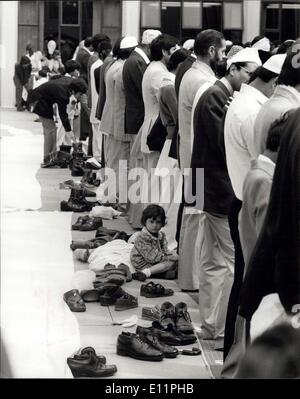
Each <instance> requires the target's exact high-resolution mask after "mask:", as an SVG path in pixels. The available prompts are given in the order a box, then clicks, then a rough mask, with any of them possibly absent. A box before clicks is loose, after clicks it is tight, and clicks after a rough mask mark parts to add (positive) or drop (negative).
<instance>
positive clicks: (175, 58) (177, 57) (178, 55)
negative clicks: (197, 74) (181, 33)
mask: <svg viewBox="0 0 300 399" xmlns="http://www.w3.org/2000/svg"><path fill="white" fill-rule="evenodd" d="M189 54H190V52H189V51H188V50H186V49H185V48H180V49H178V50H176V51H175V53H173V54H172V55H171V57H170V59H169V62H168V65H167V68H168V70H169V71H174V70H175V69H176V68H177V67H178V65H179V64H180V63H181V62H183V61H184V60H185V59H186V58H187V57H188V56H189Z"/></svg>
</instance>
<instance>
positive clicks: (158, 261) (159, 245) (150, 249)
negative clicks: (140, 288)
mask: <svg viewBox="0 0 300 399" xmlns="http://www.w3.org/2000/svg"><path fill="white" fill-rule="evenodd" d="M141 223H142V225H143V226H144V227H143V229H142V231H141V232H139V233H138V234H137V236H136V238H135V241H134V247H133V248H132V250H131V254H130V260H131V263H132V266H133V267H134V268H135V269H136V273H133V275H132V277H133V278H134V279H136V280H140V281H145V280H146V278H148V277H150V276H152V275H156V276H155V277H157V278H167V279H171V278H175V276H176V268H177V260H178V255H177V254H175V253H173V252H171V251H168V243H167V240H166V236H165V233H163V232H162V231H160V229H161V228H162V227H163V226H164V225H165V223H166V214H165V211H164V209H163V208H162V207H161V206H158V205H149V206H147V208H146V209H145V210H144V212H143V214H142V219H141Z"/></svg>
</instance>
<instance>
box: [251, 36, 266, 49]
mask: <svg viewBox="0 0 300 399" xmlns="http://www.w3.org/2000/svg"><path fill="white" fill-rule="evenodd" d="M251 47H252V48H256V49H257V50H263V51H270V50H271V43H270V40H269V39H267V38H266V37H263V38H262V39H260V40H259V41H258V42H256V43H254V44H253V46H251Z"/></svg>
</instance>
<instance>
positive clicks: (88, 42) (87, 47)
mask: <svg viewBox="0 0 300 399" xmlns="http://www.w3.org/2000/svg"><path fill="white" fill-rule="evenodd" d="M92 54H93V46H92V38H91V37H87V38H86V39H85V41H84V46H83V47H82V48H80V49H79V50H78V53H77V55H76V61H77V62H78V63H79V64H80V77H81V78H83V79H84V80H85V81H86V83H87V82H88V62H89V59H90V57H91V55H92Z"/></svg>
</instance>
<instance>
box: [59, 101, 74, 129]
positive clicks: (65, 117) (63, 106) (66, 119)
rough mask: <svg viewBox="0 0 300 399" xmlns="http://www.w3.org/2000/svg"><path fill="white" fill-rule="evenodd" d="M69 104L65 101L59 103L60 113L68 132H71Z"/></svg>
mask: <svg viewBox="0 0 300 399" xmlns="http://www.w3.org/2000/svg"><path fill="white" fill-rule="evenodd" d="M67 105H68V104H67V103H66V102H64V101H57V106H58V113H59V117H60V119H61V122H62V124H63V127H64V129H65V131H66V132H71V131H72V129H71V125H70V121H69V117H68V113H67Z"/></svg>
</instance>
